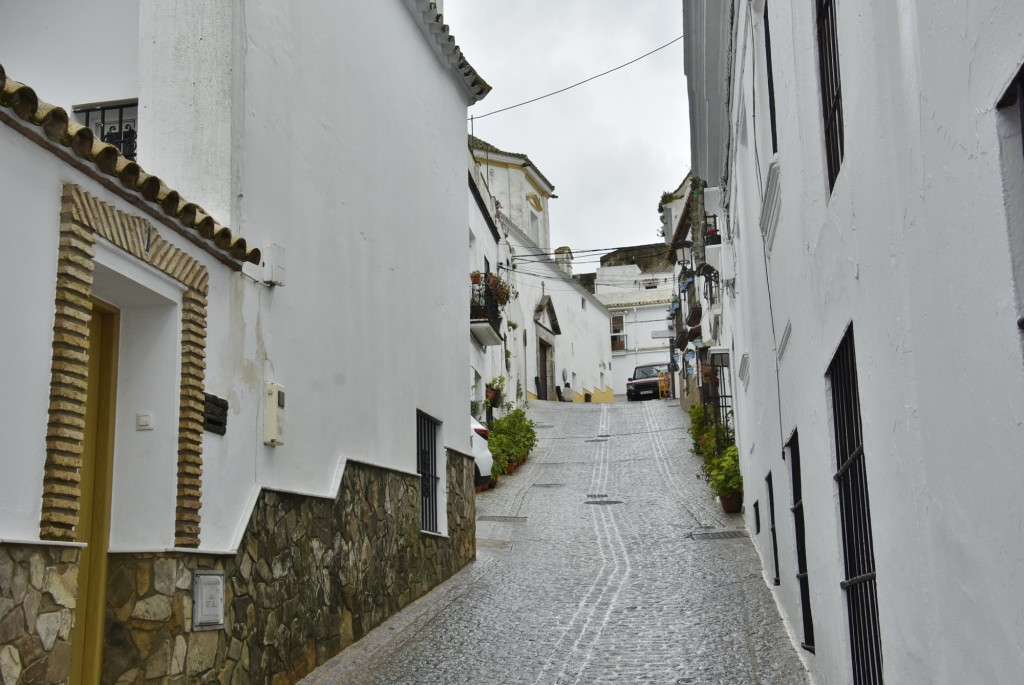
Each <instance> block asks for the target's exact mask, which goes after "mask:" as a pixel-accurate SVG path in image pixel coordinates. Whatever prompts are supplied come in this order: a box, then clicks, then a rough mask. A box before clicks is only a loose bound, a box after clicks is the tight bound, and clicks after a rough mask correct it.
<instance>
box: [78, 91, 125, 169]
mask: <svg viewBox="0 0 1024 685" xmlns="http://www.w3.org/2000/svg"><path fill="white" fill-rule="evenodd" d="M138 113H139V106H138V102H136V101H135V100H122V101H119V102H108V103H98V104H94V105H81V106H79V107H75V115H76V116H77V117H78V118H79V120H80V121H81V122H82V123H83V124H85V125H86V126H88V127H89V128H91V129H92V132H93V133H94V134H95V135H96V138H97V139H99V140H101V141H103V142H104V143H110V144H111V145H113V146H114V147H116V148H117V149H118V150H120V151H121V154H122V155H124V156H125V157H126V158H128V159H130V160H132V161H135V149H136V144H137V142H136V138H137V135H138V125H137V120H138Z"/></svg>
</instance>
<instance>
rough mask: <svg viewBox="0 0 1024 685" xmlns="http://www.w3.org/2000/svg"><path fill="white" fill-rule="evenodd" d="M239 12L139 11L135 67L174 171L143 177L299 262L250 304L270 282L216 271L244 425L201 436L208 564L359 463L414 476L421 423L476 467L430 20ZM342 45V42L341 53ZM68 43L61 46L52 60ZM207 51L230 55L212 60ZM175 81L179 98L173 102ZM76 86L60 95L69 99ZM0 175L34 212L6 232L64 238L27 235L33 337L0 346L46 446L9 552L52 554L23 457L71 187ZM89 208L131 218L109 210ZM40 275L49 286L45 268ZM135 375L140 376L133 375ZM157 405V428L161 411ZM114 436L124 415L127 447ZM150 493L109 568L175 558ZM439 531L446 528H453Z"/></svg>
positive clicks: (394, 6)
mask: <svg viewBox="0 0 1024 685" xmlns="http://www.w3.org/2000/svg"><path fill="white" fill-rule="evenodd" d="M9 5H10V3H7V4H5V7H4V9H6V7H8V6H9ZM242 11H243V9H242V8H239V7H234V8H233V9H232V10H231V12H229V11H228V10H227V9H225V8H224V7H222V6H221V5H219V4H217V3H213V4H210V3H204V2H193V3H189V4H188V5H187V6H184V5H181V4H180V3H178V2H171V1H170V0H168V1H164V0H152V1H150V2H146V3H144V4H143V9H142V12H143V13H144V15H145V17H147V21H146V24H147V29H146V32H145V35H144V36H143V38H142V43H141V46H140V48H139V49H140V50H141V56H140V57H136V56H133V62H136V63H138V62H141V63H143V64H145V65H147V67H146V74H147V76H146V78H145V79H144V83H143V84H142V88H141V91H140V109H141V110H142V111H143V112H146V113H148V115H151V116H152V118H151V119H149V120H148V121H149V123H148V124H147V125H148V126H150V127H151V128H157V129H159V134H160V135H154V136H153V137H152V138H151V139H149V140H148V141H147V142H146V143H143V141H141V140H140V145H142V146H143V148H144V149H148V150H149V151H150V152H151V153H152V155H153V159H160V160H162V161H163V162H164V163H165V164H166V167H167V168H166V171H165V170H164V169H162V168H159V167H158V166H154V165H152V164H150V163H149V162H147V161H146V160H145V159H140V161H141V162H142V163H143V166H144V167H145V168H146V170H147V171H148V172H150V173H154V174H157V175H160V176H161V177H163V178H166V180H167V181H169V182H170V183H171V185H172V186H176V187H177V188H178V189H179V190H180V191H181V193H182V194H183V196H185V197H186V198H188V199H189V200H191V201H194V202H197V203H199V204H201V205H203V206H204V208H205V209H207V210H208V211H210V212H212V213H214V214H215V215H216V216H215V217H214V218H215V219H217V220H218V221H221V222H222V223H228V222H229V221H230V225H231V228H232V230H233V231H234V232H236V233H240V234H242V235H244V236H245V237H246V238H247V239H248V240H249V241H250V244H255V245H262V244H265V243H270V242H274V243H277V244H278V245H281V246H282V247H283V248H284V254H285V267H286V270H287V283H286V285H284V286H278V287H273V288H271V287H268V286H264V285H256V284H255V283H254V279H259V278H261V276H262V274H261V270H260V269H259V268H256V267H247V270H246V275H245V276H243V275H242V274H239V273H232V272H228V271H226V270H225V269H223V268H222V267H220V266H218V265H216V263H215V262H214V261H213V260H212V259H210V258H208V257H203V259H205V260H206V261H208V262H210V264H211V267H212V268H211V281H210V290H211V303H210V306H209V308H208V309H209V313H210V316H209V330H208V338H207V345H208V347H207V364H208V367H207V371H206V386H207V390H208V391H209V392H211V393H213V394H216V395H218V396H221V397H225V398H227V399H228V400H229V403H230V411H231V414H230V417H229V428H228V431H229V432H228V435H227V436H225V437H223V438H222V437H219V436H212V435H210V434H207V435H205V436H204V467H203V468H204V475H203V509H202V517H203V520H202V547H203V548H204V549H210V550H217V549H227V548H230V547H232V546H233V545H234V544H236V543H237V540H238V539H239V537H240V535H241V532H242V530H243V529H244V526H245V524H246V522H247V520H248V517H249V514H250V511H251V507H252V504H253V503H254V501H255V497H256V496H257V495H258V493H259V491H260V488H272V489H278V490H285V491H294V492H299V493H304V494H311V495H319V496H333V495H335V494H336V493H337V490H338V487H339V484H340V479H341V476H342V473H343V470H344V465H345V463H346V462H347V460H348V459H356V460H359V461H364V462H367V463H371V464H375V465H379V466H382V467H386V468H391V469H395V470H399V471H403V472H406V473H413V474H414V473H415V471H416V450H415V438H416V411H417V410H422V411H423V412H425V413H427V414H429V415H431V416H432V417H434V418H436V419H438V420H439V421H441V422H442V429H441V435H442V439H443V441H444V445H445V446H446V447H449V448H451V449H454V450H457V451H459V452H463V453H469V451H470V444H469V435H468V431H467V430H466V410H467V406H466V389H465V378H466V353H465V350H466V347H465V345H466V342H467V337H468V327H469V326H468V317H469V312H468V307H467V306H466V290H467V289H466V280H467V279H466V274H465V264H466V261H465V260H466V257H465V254H466V253H465V249H466V227H467V214H466V147H465V145H466V138H465V117H466V107H467V105H468V102H469V96H468V95H467V94H466V92H465V87H464V85H463V84H462V81H461V78H462V76H461V74H457V73H455V72H453V71H452V70H451V69H450V68H449V67H448V65H447V63H445V62H442V60H441V59H439V58H438V57H437V55H436V54H435V51H434V48H433V47H431V43H430V42H429V41H431V40H433V38H428V37H427V36H425V35H424V31H425V30H426V29H423V28H421V27H420V26H418V22H419V21H421V18H420V16H419V15H418V14H415V13H413V12H411V11H410V10H409V8H408V7H407V6H406V4H405V3H402V2H398V1H397V0H396V1H394V2H383V3H371V4H368V5H366V6H363V7H360V8H359V9H357V10H354V9H352V8H351V7H347V6H346V7H342V6H338V5H336V4H335V3H329V2H319V3H302V5H301V6H294V7H293V6H284V5H282V6H276V5H275V6H271V5H266V6H263V5H260V6H252V5H249V6H246V7H245V8H244V17H243V16H242V15H240V14H239V12H242ZM243 18H244V21H243ZM135 21H136V22H137V18H136V20H135ZM2 23H3V22H0V24H2ZM62 26H64V24H62ZM68 26H70V24H68ZM339 27H346V28H345V37H344V39H343V40H342V39H339V38H338V31H339ZM97 35H102V32H98V34H97ZM40 36H42V34H40ZM60 36H61V34H60V32H59V31H55V32H54V34H53V39H54V40H60ZM47 38H49V36H47ZM93 38H95V36H93ZM138 41H139V36H138V35H133V36H129V38H128V39H126V41H125V44H127V45H129V46H130V48H131V49H130V50H129V52H132V54H133V55H137V54H138V52H137V51H136V50H137V49H136V48H135V47H134V46H135V45H138ZM211 41H212V42H215V43H217V44H216V45H214V46H212V47H208V44H209V42H211ZM5 44H6V43H3V42H0V45H5ZM229 58H230V60H229ZM19 59H20V58H19ZM79 61H80V62H81V60H79ZM0 63H3V64H4V65H5V67H8V70H7V71H8V75H9V76H10V77H12V78H17V79H21V80H32V79H30V78H28V77H24V74H22V73H18V71H17V70H16V69H15V68H14V67H12V66H11V65H12V64H14V62H11V61H9V60H8V59H7V58H6V57H5V56H3V55H0ZM44 66H45V65H44ZM133 68H134V67H133ZM168 69H170V70H171V71H172V72H173V76H174V78H170V77H168V79H164V80H161V78H160V74H165V75H166V72H167V70H168ZM228 69H229V70H230V71H229V72H226V71H225V70H228ZM63 76H66V72H65V73H64V74H62V75H61V76H60V77H55V80H54V81H53V82H54V83H58V85H59V83H60V82H61V78H63ZM23 77H24V78H23ZM39 81H40V82H41V83H44V86H43V87H40V88H38V90H39V93H40V95H41V97H42V98H43V99H45V100H53V101H56V102H61V101H62V98H63V97H65V96H63V95H61V94H59V93H58V94H57V95H56V96H53V95H50V94H48V93H47V92H45V91H46V88H45V83H46V80H45V79H39ZM31 85H33V86H36V85H37V84H36V83H32V84H31ZM61 92H63V91H61ZM132 94H134V93H131V94H129V96H130V95H132ZM67 97H68V98H69V99H72V100H73V99H77V97H78V96H74V97H72V96H67ZM101 97H102V96H97V97H96V98H93V97H90V98H89V99H100V98H101ZM140 116H142V115H140ZM197 132H202V133H201V134H199V133H197ZM6 138H14V140H13V142H11V141H7V140H6ZM16 138H17V137H16V136H13V137H12V136H7V137H5V142H4V144H5V145H13V146H15V149H19V146H20V148H24V149H25V150H26V154H28V152H27V151H28V150H31V148H32V147H33V146H31V145H30V144H27V143H26V142H21V141H18V140H17V139H16ZM147 144H148V145H149V146H150V147H148V148H145V147H144V146H145V145H147ZM146 154H149V152H147V153H146ZM3 158H4V165H3V173H4V174H5V181H6V180H7V179H6V177H7V176H9V177H10V180H9V181H8V182H7V183H6V185H5V186H4V192H5V196H6V195H7V194H10V195H11V196H15V197H16V198H17V199H18V202H17V203H12V207H14V206H17V207H22V204H24V208H22V209H17V210H15V209H13V208H12V209H10V210H9V211H10V212H11V215H12V216H19V214H20V215H23V216H24V222H25V224H26V225H29V226H32V227H33V229H34V227H35V226H37V225H38V226H53V227H54V232H53V234H52V235H50V234H47V233H44V232H35V231H34V230H33V232H30V233H29V234H26V237H25V238H24V239H25V240H26V241H27V242H28V243H29V246H30V248H31V249H33V250H35V253H36V254H38V255H40V257H39V258H38V259H35V260H29V259H26V260H24V261H23V262H21V263H22V264H32V265H33V269H32V270H31V271H30V270H27V269H26V268H23V267H17V268H15V269H12V270H9V271H8V272H6V273H5V274H4V278H5V284H7V285H8V286H9V287H8V291H9V292H15V291H17V292H23V291H26V290H27V289H30V290H31V295H26V302H25V303H19V304H18V307H17V309H15V310H13V311H12V313H14V314H15V315H16V317H18V318H19V319H22V320H24V321H25V326H24V330H25V331H26V333H25V334H22V332H21V331H20V330H19V334H18V335H17V336H15V335H13V334H5V340H4V343H5V344H4V349H5V350H6V349H15V350H24V351H26V354H24V355H19V356H17V357H15V358H16V359H18V362H17V365H14V364H13V363H11V362H10V361H5V362H3V364H5V366H6V367H8V370H9V372H10V373H12V374H15V375H16V376H17V377H20V376H26V378H25V381H26V382H25V384H24V387H26V388H28V387H30V386H31V390H30V391H26V392H27V396H26V401H25V403H24V407H25V411H26V412H34V413H35V414H37V415H39V416H36V418H35V419H34V420H33V419H32V417H31V416H27V417H26V420H27V423H26V425H29V426H31V425H32V424H33V423H35V424H36V426H37V429H38V430H36V432H35V433H30V434H24V436H25V437H23V434H22V433H18V436H19V437H18V438H17V439H18V440H22V441H23V443H24V444H22V445H21V448H22V449H23V450H24V452H25V454H27V455H31V457H32V458H31V459H26V462H25V465H24V469H25V471H24V473H20V472H19V474H18V475H17V477H12V478H11V479H9V480H8V481H7V482H5V483H4V484H3V485H2V486H0V487H2V488H5V489H6V488H10V493H7V492H6V490H4V491H0V497H3V501H4V503H3V504H0V507H5V508H4V509H2V510H0V512H2V513H7V512H8V511H9V509H8V508H15V509H17V511H18V512H20V514H19V517H11V518H10V519H8V517H7V516H4V523H3V524H2V525H4V526H9V527H10V531H7V530H6V529H4V530H3V531H2V532H0V535H4V536H6V535H8V534H9V535H11V536H18V537H32V536H34V535H37V534H38V508H39V503H38V501H37V500H38V489H39V487H38V484H39V483H41V469H42V464H43V459H42V449H43V448H44V446H45V445H44V444H43V443H42V442H40V444H38V445H33V444H32V438H31V435H35V434H37V433H38V432H39V430H42V428H41V427H42V426H45V404H46V403H45V400H46V392H47V389H48V378H49V375H48V374H49V368H48V364H47V363H44V362H43V361H42V360H43V359H44V357H48V355H49V341H50V339H52V325H53V322H52V306H53V305H52V301H53V286H52V280H53V269H52V264H53V260H54V259H55V254H56V250H55V244H56V243H55V241H56V225H57V223H56V221H57V217H58V214H59V198H60V180H61V179H62V178H64V177H67V176H68V174H69V171H68V170H67V169H66V168H64V167H62V166H61V165H60V163H58V162H57V161H56V160H51V159H50V158H49V157H48V156H46V155H45V154H44V159H43V160H42V161H40V162H38V164H40V165H42V167H43V170H42V171H40V173H39V176H40V178H32V177H31V176H30V175H28V174H26V173H25V169H26V168H29V169H34V168H35V167H34V166H32V165H33V164H37V162H32V163H30V164H29V163H27V165H25V164H18V163H16V158H15V157H13V156H8V155H3ZM47 184H49V188H47ZM22 186H25V187H31V188H32V189H33V190H32V191H27V190H25V188H23V187H22ZM90 192H91V191H90ZM96 193H97V195H99V196H100V197H103V198H106V199H109V200H111V201H114V202H116V201H117V198H114V197H108V196H107V195H105V194H104V193H103V191H102V189H99V188H97V189H96ZM218 213H220V214H219V215H217V214H218ZM5 225H7V226H11V227H13V226H15V225H16V224H5ZM21 233H22V232H21V231H19V236H20V235H21ZM20 239H21V238H19V240H20ZM47 241H49V242H47ZM191 249H192V250H193V251H195V250H194V247H193V248H191ZM206 261H204V263H206ZM48 262H49V263H50V264H51V267H50V268H44V267H45V265H46V264H47V263H48ZM8 279H9V281H8ZM40 279H42V280H40ZM16 286H17V287H16ZM33 298H35V299H33ZM29 300H31V302H29ZM47 312H48V313H47ZM126 320H127V321H128V322H129V326H133V325H135V322H137V323H138V326H139V327H143V325H144V322H145V321H146V316H145V313H143V312H139V313H134V314H133V315H132V316H130V317H126ZM157 320H158V321H160V317H157ZM164 324H166V321H162V322H161V323H160V325H164ZM137 330H139V332H140V335H141V328H138V329H137ZM8 337H9V338H10V340H7V339H6V338H8ZM28 350H32V352H31V353H29V352H28ZM40 355H43V356H40ZM37 357H38V359H36V358H37ZM33 359H36V361H35V362H33V361H32V360H33ZM125 359H126V360H128V361H131V359H132V356H131V354H128V356H126V357H125ZM161 368H162V369H163V367H161ZM164 370H166V369H164ZM5 373H6V372H5ZM28 375H31V376H32V378H31V379H29V378H28V377H27V376H28ZM30 380H31V383H30V382H29V381H30ZM265 381H275V382H277V383H280V384H282V385H283V386H284V387H285V390H286V393H287V395H286V396H287V407H286V412H285V414H286V417H285V426H286V427H285V444H284V445H283V446H280V447H277V448H271V447H266V446H264V445H263V444H262V434H263V400H262V391H263V384H264V382H265ZM126 392H127V394H126V397H127V396H130V395H131V393H132V392H134V390H132V389H131V388H129V389H128V390H127V391H126ZM143 400H145V401H146V404H147V407H146V409H147V410H153V411H158V409H157V408H156V407H155V405H153V404H152V402H151V401H150V400H149V399H148V398H145V397H143V398H141V399H140V400H139V401H140V402H142V401H143ZM126 410H127V409H126ZM40 412H42V413H41V414H40ZM119 413H120V408H119ZM19 417H20V414H19ZM40 417H41V418H40ZM132 418H134V413H133V414H132ZM168 418H169V422H168V423H167V424H164V423H163V417H160V418H159V421H160V423H159V424H158V425H172V423H173V417H168ZM125 420H126V419H125ZM121 421H122V418H121V417H120V415H119V418H118V425H119V426H120V425H121ZM126 440H127V438H126ZM132 440H134V448H133V449H137V454H136V456H138V455H142V456H143V458H142V460H141V461H140V462H139V464H138V469H135V470H134V471H132V474H133V475H132V476H131V478H130V480H131V481H132V482H131V487H133V488H136V489H138V483H137V482H135V478H136V475H138V474H136V473H135V471H139V473H141V471H144V470H145V469H144V468H143V465H144V464H146V463H149V462H148V461H147V460H148V459H149V457H148V456H145V455H146V454H149V453H147V449H148V448H147V447H146V444H145V443H146V438H144V437H142V436H132ZM129 442H131V441H129ZM126 444H127V443H126ZM151 453H152V454H155V452H151ZM116 458H117V456H115V459H116ZM163 458H165V459H171V457H163ZM443 458H444V455H443V454H442V455H441V460H442V467H441V469H440V473H441V477H442V480H441V483H440V486H439V487H440V492H444V488H445V483H444V480H443V477H444V468H443ZM154 463H155V462H154ZM160 463H164V462H160ZM167 463H173V460H171V461H168V462H167ZM115 468H116V467H115ZM133 468H134V467H133ZM140 469H141V470H140ZM155 472H159V470H157V471H155ZM125 474H128V471H125ZM119 477H120V476H119V475H117V474H115V502H114V506H115V512H117V511H122V512H127V511H130V510H131V509H132V508H133V507H136V506H138V505H139V504H140V503H141V502H142V495H141V494H140V493H142V492H144V490H138V492H136V493H134V494H131V493H129V494H127V495H125V498H126V499H124V501H123V502H122V501H121V500H120V499H119V495H118V494H117V493H118V492H120V490H119V487H120V486H119V484H118V478H119ZM126 478H127V475H126ZM125 482H126V483H127V482H128V480H126V481H125ZM157 490H159V491H162V490H161V488H155V489H154V492H155V494H154V495H153V496H154V498H155V499H156V500H158V501H154V502H152V503H150V504H151V505H152V506H151V507H150V509H151V511H150V512H149V513H146V514H144V515H142V516H141V517H140V518H138V519H136V520H129V518H127V517H120V518H119V520H121V519H123V523H119V524H118V525H116V526H115V527H114V528H113V529H112V535H113V542H112V544H113V545H114V546H115V547H116V548H118V549H143V548H144V549H152V548H159V547H166V546H170V544H172V543H173V517H171V519H170V522H169V523H168V521H166V520H164V519H165V518H166V517H165V513H166V512H165V511H163V509H162V507H164V505H163V504H161V502H162V501H163V500H162V499H161V497H163V496H162V495H160V494H159V493H158V492H156V491H157ZM7 494H10V495H11V497H10V498H7V497H5V496H4V495H7ZM441 502H442V504H439V507H440V506H443V498H441ZM8 503H9V504H8ZM33 507H34V511H35V513H34V514H33V513H32V511H33V509H32V508H33ZM119 507H120V509H118V508H119ZM170 511H172V512H173V507H172V508H171V510H170ZM22 514H23V516H22ZM157 519H159V520H161V521H163V523H162V524H160V525H154V526H151V527H150V530H153V531H156V532H152V533H151V534H149V535H148V536H144V535H143V534H142V531H143V530H144V529H146V528H147V522H155V521H157ZM8 520H9V521H10V523H9V524H8V523H7V522H8ZM440 523H441V525H442V528H443V527H444V525H445V524H446V519H445V517H444V516H441V517H440ZM161 526H164V527H163V528H161ZM163 530H167V531H168V532H167V534H166V535H165V534H164V533H163V532H161V531H163ZM441 532H444V530H443V529H442V531H441Z"/></svg>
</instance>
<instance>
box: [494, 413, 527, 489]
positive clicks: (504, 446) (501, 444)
mask: <svg viewBox="0 0 1024 685" xmlns="http://www.w3.org/2000/svg"><path fill="white" fill-rule="evenodd" d="M536 444H537V431H536V429H535V428H534V426H533V421H531V420H530V419H528V418H526V412H524V411H523V410H522V409H514V410H512V411H510V412H509V413H508V414H506V415H505V416H502V417H501V418H500V419H495V420H494V422H492V423H491V429H490V437H488V439H487V446H488V447H489V448H490V450H491V456H493V457H494V469H495V470H494V473H495V474H501V473H506V472H507V470H508V467H509V465H510V464H518V463H520V462H522V461H524V460H525V459H526V457H527V456H528V455H529V454H530V451H531V450H532V449H533V448H534V447H535V446H536Z"/></svg>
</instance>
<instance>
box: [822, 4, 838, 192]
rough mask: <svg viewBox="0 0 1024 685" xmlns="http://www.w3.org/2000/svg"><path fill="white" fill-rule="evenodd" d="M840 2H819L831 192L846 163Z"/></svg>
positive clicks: (823, 93)
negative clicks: (838, 21)
mask: <svg viewBox="0 0 1024 685" xmlns="http://www.w3.org/2000/svg"><path fill="white" fill-rule="evenodd" d="M837 1H838V0H818V70H819V73H820V76H821V113H822V116H823V117H824V123H825V159H826V161H827V163H828V187H829V190H830V191H831V190H832V188H834V187H835V185H836V178H837V177H838V176H839V167H840V166H841V165H842V163H843V93H842V88H841V85H840V82H839V43H838V41H837V40H836V2H837Z"/></svg>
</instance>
